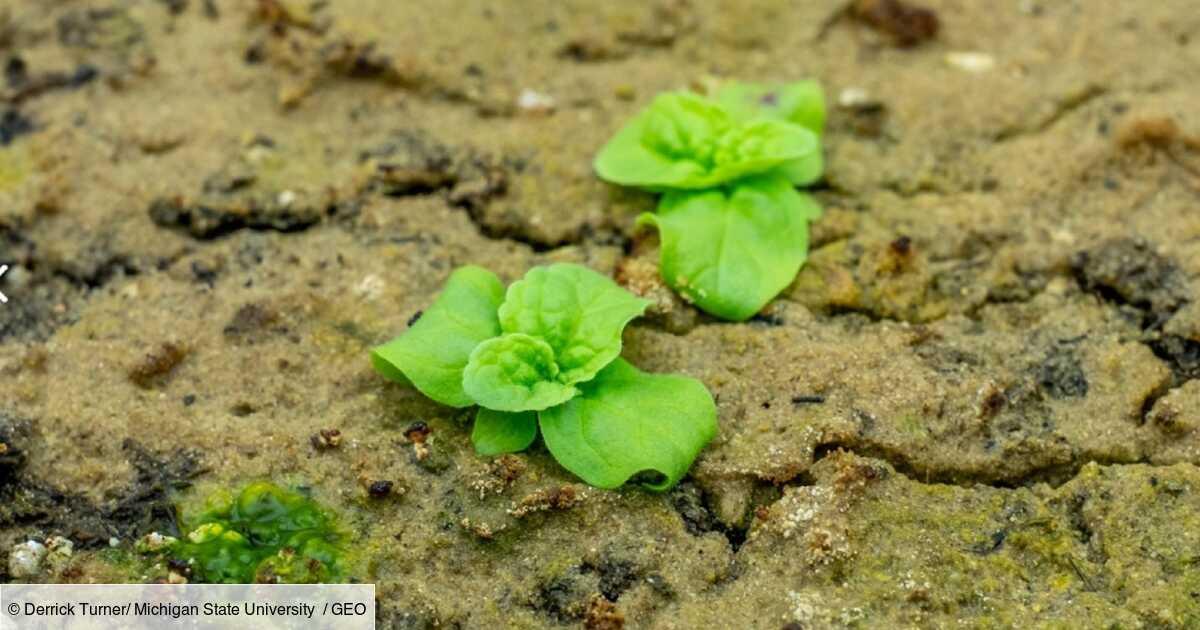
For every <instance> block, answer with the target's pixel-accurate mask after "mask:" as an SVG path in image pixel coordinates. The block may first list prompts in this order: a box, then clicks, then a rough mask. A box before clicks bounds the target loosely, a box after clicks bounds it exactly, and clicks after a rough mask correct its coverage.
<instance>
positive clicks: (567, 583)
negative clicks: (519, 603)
mask: <svg viewBox="0 0 1200 630" xmlns="http://www.w3.org/2000/svg"><path fill="white" fill-rule="evenodd" d="M581 577H582V576H581V575H580V573H579V570H578V568H577V567H576V568H572V569H570V570H568V571H567V572H566V573H565V574H564V575H561V576H558V577H556V578H552V579H550V580H547V581H546V582H543V583H541V584H539V585H538V587H537V590H536V591H535V592H534V594H533V596H532V597H530V599H529V606H530V607H531V608H533V609H534V610H536V611H538V612H540V613H542V614H544V615H546V616H547V617H549V618H550V619H552V620H554V621H556V622H558V623H561V624H566V623H578V622H579V620H580V619H581V618H582V617H583V616H584V614H585V608H584V607H585V598H586V597H587V596H588V595H589V593H587V592H586V590H585V589H586V586H585V585H584V584H583V583H582V582H583V580H582V579H581Z"/></svg>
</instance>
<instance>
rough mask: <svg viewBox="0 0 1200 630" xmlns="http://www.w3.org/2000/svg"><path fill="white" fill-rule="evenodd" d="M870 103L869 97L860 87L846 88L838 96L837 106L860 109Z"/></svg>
mask: <svg viewBox="0 0 1200 630" xmlns="http://www.w3.org/2000/svg"><path fill="white" fill-rule="evenodd" d="M870 102H871V95H870V94H867V91H866V90H864V89H863V88H860V87H848V88H846V89H844V90H842V91H841V92H840V93H839V94H838V105H839V106H841V107H844V108H846V109H850V108H852V107H861V106H863V105H866V104H867V103H870Z"/></svg>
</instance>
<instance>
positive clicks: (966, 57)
mask: <svg viewBox="0 0 1200 630" xmlns="http://www.w3.org/2000/svg"><path fill="white" fill-rule="evenodd" d="M946 63H948V64H950V65H952V66H954V67H955V68H958V69H959V70H964V71H966V72H971V73H980V72H987V71H988V70H991V69H992V67H994V66H995V65H996V59H995V58H994V57H992V56H991V55H989V54H987V53H981V52H949V53H946Z"/></svg>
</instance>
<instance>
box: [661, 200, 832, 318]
mask: <svg viewBox="0 0 1200 630" xmlns="http://www.w3.org/2000/svg"><path fill="white" fill-rule="evenodd" d="M820 213H821V209H820V206H818V205H817V204H816V202H814V201H813V200H812V198H811V197H809V196H808V195H805V194H802V193H799V192H796V190H795V189H794V188H792V186H791V185H790V184H789V183H788V182H787V180H785V179H783V178H781V177H774V176H771V177H761V178H757V179H748V180H745V181H743V182H741V183H740V184H739V185H738V186H737V187H735V188H732V189H714V190H706V191H700V192H687V191H678V192H670V193H667V194H666V195H664V196H663V199H662V202H661V203H660V204H659V206H658V212H657V213H656V214H650V213H646V214H643V215H642V216H641V217H639V218H638V221H639V223H651V224H654V225H655V226H656V227H658V230H659V232H660V235H661V241H662V260H661V263H660V267H661V273H662V277H663V280H665V281H666V282H667V284H668V285H669V286H670V287H671V288H673V289H675V291H677V292H679V293H680V294H682V295H683V296H684V297H686V298H687V299H688V300H690V301H691V302H693V303H695V304H696V305H697V306H699V307H700V308H702V309H704V310H705V311H707V312H709V313H712V314H713V315H716V316H717V317H721V318H723V319H728V320H733V321H742V320H745V319H747V318H749V317H751V316H753V315H754V314H755V313H757V312H758V311H759V310H761V309H762V307H763V306H765V305H766V303H767V302H769V301H770V300H771V298H773V297H775V295H776V294H778V293H779V292H780V291H782V290H783V289H784V288H786V287H787V285H788V284H791V282H792V279H793V278H795V277H796V272H798V271H799V270H800V265H802V264H803V263H804V260H805V258H806V257H807V255H808V222H809V221H810V220H813V219H816V218H817V217H818V216H820ZM695 243H703V244H704V245H705V246H704V247H694V246H692V245H693V244H695Z"/></svg>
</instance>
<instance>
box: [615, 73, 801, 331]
mask: <svg viewBox="0 0 1200 630" xmlns="http://www.w3.org/2000/svg"><path fill="white" fill-rule="evenodd" d="M824 125H825V104H824V95H823V93H822V91H821V88H820V86H819V85H818V84H817V83H816V82H814V81H801V82H798V83H793V84H788V85H773V84H757V83H730V84H727V85H725V86H723V87H722V88H721V89H719V90H718V91H717V92H716V93H715V94H714V95H713V96H712V97H711V98H706V97H703V96H699V95H695V94H689V93H683V92H671V93H666V94H662V95H660V96H658V97H657V98H656V99H655V100H654V101H653V102H652V103H651V104H650V106H649V107H648V108H646V109H645V110H644V111H642V112H641V113H639V114H638V115H637V116H635V117H634V119H633V120H632V121H631V122H630V123H629V124H628V125H626V126H625V127H624V128H623V129H621V131H619V132H618V133H617V135H616V136H615V137H614V138H613V139H612V140H611V141H609V143H608V144H607V145H605V146H604V148H603V149H601V151H600V154H599V155H598V156H597V157H596V161H595V168H596V172H597V173H598V174H599V175H600V177H602V178H604V179H606V180H608V181H611V182H614V183H617V184H622V185H626V186H636V187H639V188H645V189H647V190H650V191H654V192H663V193H665V194H664V195H663V197H662V199H661V200H660V202H659V205H658V209H657V211H656V213H654V214H646V215H643V216H641V217H639V219H638V222H639V224H642V225H653V226H655V227H657V228H658V230H659V232H660V234H661V240H662V243H663V246H662V254H661V260H660V264H659V267H660V270H661V273H662V277H663V280H664V281H666V283H667V284H668V285H669V286H671V288H673V289H674V290H675V291H677V292H679V293H680V294H681V295H683V296H684V297H685V298H687V299H688V300H690V301H692V302H693V303H695V304H696V305H697V306H698V307H700V308H701V309H703V310H704V311H706V312H708V313H711V314H713V315H716V316H717V317H721V318H723V319H729V320H734V321H742V320H745V319H748V318H750V317H751V316H753V315H754V314H755V313H757V312H758V311H759V310H761V309H762V307H763V306H765V305H766V304H767V302H769V301H770V300H771V299H772V298H774V297H775V296H776V295H778V294H779V292H780V291H782V290H783V289H784V288H786V287H787V285H788V284H790V283H791V281H792V279H793V278H795V276H796V273H797V272H798V271H799V269H800V266H801V265H803V264H804V261H805V259H806V258H807V255H808V222H809V221H812V220H815V219H817V218H818V217H819V216H820V214H821V210H820V206H818V205H817V203H816V202H815V201H814V200H813V199H812V198H811V197H809V196H808V195H806V194H804V193H800V192H798V191H796V190H795V187H796V186H805V185H808V184H811V183H813V182H815V181H816V180H817V179H819V178H820V176H821V172H822V170H823V167H824V163H823V158H822V155H821V143H820V137H821V133H822V131H823V129H824Z"/></svg>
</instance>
